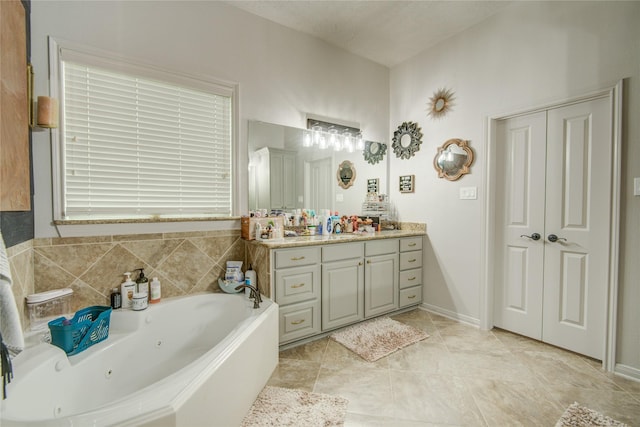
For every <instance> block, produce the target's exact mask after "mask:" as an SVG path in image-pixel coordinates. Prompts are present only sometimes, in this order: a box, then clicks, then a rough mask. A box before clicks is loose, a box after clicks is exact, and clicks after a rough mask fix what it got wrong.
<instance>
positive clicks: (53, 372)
mask: <svg viewBox="0 0 640 427" xmlns="http://www.w3.org/2000/svg"><path fill="white" fill-rule="evenodd" d="M263 300H264V302H263V303H262V304H261V306H262V307H261V308H260V309H255V310H254V309H253V302H251V301H249V300H247V299H246V298H245V297H244V294H242V295H239V294H238V295H228V294H213V293H208V294H198V295H193V296H187V297H178V298H171V299H167V300H162V302H161V303H160V304H156V305H152V306H150V307H149V308H148V309H146V310H144V311H129V310H114V311H113V313H112V315H111V326H110V331H109V338H107V339H106V340H105V341H103V342H101V343H98V344H96V345H94V346H92V347H90V348H89V349H87V350H85V351H84V352H82V353H79V354H77V355H75V356H71V357H67V356H66V354H65V353H64V351H62V350H61V349H59V348H58V347H55V346H53V345H50V344H39V345H37V346H35V347H31V348H29V349H27V350H25V351H24V352H22V353H21V354H20V355H19V356H18V357H16V358H15V359H14V360H13V371H14V379H13V381H12V382H11V383H10V384H9V385H8V386H7V395H8V397H7V399H6V400H4V401H2V403H1V406H0V409H1V411H0V414H1V415H0V416H1V418H0V425H2V426H3V427H5V426H13V425H21V426H24V425H29V426H36V425H38V426H40V425H41V426H106V425H118V426H128V425H135V426H140V425H149V426H154V427H156V426H189V427H197V426H225V427H228V426H236V425H239V424H240V422H241V421H242V418H243V417H244V415H245V414H246V413H247V411H248V410H249V408H250V407H251V404H252V403H253V401H254V400H255V398H256V396H257V395H258V393H259V392H260V390H261V389H262V388H263V387H264V385H265V384H266V382H267V380H268V379H269V377H270V375H271V373H272V372H273V370H274V369H275V367H276V364H277V362H278V306H277V305H276V304H275V303H273V302H271V301H270V300H268V299H266V298H263Z"/></svg>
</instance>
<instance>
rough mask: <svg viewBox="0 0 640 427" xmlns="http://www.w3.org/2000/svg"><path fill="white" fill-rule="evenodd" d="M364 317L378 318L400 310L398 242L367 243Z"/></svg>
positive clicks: (380, 241) (376, 241) (389, 240)
mask: <svg viewBox="0 0 640 427" xmlns="http://www.w3.org/2000/svg"><path fill="white" fill-rule="evenodd" d="M364 282H365V288H364V298H365V304H364V315H365V317H372V316H377V315H380V314H384V313H388V312H390V311H393V310H395V309H397V308H398V240H397V239H388V240H375V241H371V242H366V243H365V270H364Z"/></svg>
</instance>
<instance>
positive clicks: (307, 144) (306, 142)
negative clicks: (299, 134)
mask: <svg viewBox="0 0 640 427" xmlns="http://www.w3.org/2000/svg"><path fill="white" fill-rule="evenodd" d="M311 145H313V141H312V140H311V133H309V132H305V133H304V137H303V138H302V146H303V147H311Z"/></svg>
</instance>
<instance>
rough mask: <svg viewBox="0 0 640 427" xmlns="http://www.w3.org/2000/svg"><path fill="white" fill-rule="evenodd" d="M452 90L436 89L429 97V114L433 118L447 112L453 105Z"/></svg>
mask: <svg viewBox="0 0 640 427" xmlns="http://www.w3.org/2000/svg"><path fill="white" fill-rule="evenodd" d="M453 100H454V96H453V92H452V91H450V90H448V89H444V88H442V89H438V90H437V91H436V92H435V93H434V94H433V96H432V97H431V98H429V115H430V116H431V117H433V118H434V119H439V118H441V117H443V116H444V115H445V114H447V113H448V112H449V111H450V110H451V107H453Z"/></svg>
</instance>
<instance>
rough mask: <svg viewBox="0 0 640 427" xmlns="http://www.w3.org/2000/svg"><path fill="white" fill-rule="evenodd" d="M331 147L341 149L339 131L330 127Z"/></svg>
mask: <svg viewBox="0 0 640 427" xmlns="http://www.w3.org/2000/svg"><path fill="white" fill-rule="evenodd" d="M328 132H329V147H333V149H334V150H336V151H339V150H340V141H339V140H338V131H337V130H336V129H329V131H328Z"/></svg>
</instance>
